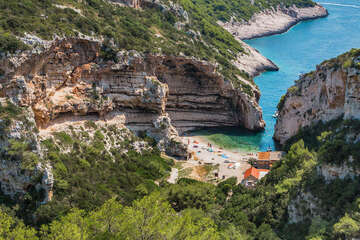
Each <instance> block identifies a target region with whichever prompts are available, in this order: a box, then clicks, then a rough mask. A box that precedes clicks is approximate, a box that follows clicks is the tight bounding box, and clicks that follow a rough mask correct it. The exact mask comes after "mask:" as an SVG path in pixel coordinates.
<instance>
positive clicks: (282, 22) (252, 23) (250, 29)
mask: <svg viewBox="0 0 360 240" xmlns="http://www.w3.org/2000/svg"><path fill="white" fill-rule="evenodd" d="M327 15H328V12H327V10H326V9H325V8H323V7H322V6H320V5H315V6H314V7H305V8H298V7H296V6H291V7H289V8H286V7H281V6H278V7H277V8H275V9H274V8H272V9H267V10H264V11H263V12H260V13H257V14H255V15H254V16H253V17H252V18H251V19H250V20H249V21H248V22H246V21H242V22H238V21H236V20H235V19H231V20H230V21H229V22H226V23H223V22H219V24H220V25H221V26H223V27H224V28H225V29H226V30H228V31H229V32H230V33H231V34H233V35H234V36H235V37H236V38H239V39H242V40H245V39H252V38H258V37H264V36H269V35H273V34H279V33H283V32H286V31H287V30H288V29H290V28H291V27H292V26H294V25H295V24H297V23H298V22H300V21H303V20H309V19H315V18H319V17H325V16H327Z"/></svg>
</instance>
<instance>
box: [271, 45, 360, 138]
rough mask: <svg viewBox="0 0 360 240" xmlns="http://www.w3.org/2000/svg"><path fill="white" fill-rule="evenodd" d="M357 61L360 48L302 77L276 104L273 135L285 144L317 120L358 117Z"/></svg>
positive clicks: (359, 79) (359, 69) (359, 77)
mask: <svg viewBox="0 0 360 240" xmlns="http://www.w3.org/2000/svg"><path fill="white" fill-rule="evenodd" d="M359 62H360V51H359V50H352V51H350V52H349V53H346V54H344V55H341V56H339V57H337V58H334V59H332V60H329V61H325V62H324V63H322V64H320V65H319V66H317V68H316V71H313V72H311V73H308V74H305V75H303V76H301V78H300V79H299V80H298V81H297V82H296V84H295V86H293V87H291V88H290V89H289V90H288V91H287V93H286V95H285V96H284V97H283V98H282V99H281V101H280V103H279V106H278V108H279V117H278V119H277V122H276V126H275V134H274V138H275V139H276V140H278V141H280V143H284V142H285V141H286V140H288V139H289V138H290V137H292V136H294V135H295V134H296V133H297V132H298V131H299V130H300V129H301V128H303V127H306V126H310V125H312V124H315V123H317V122H319V121H323V122H328V121H330V120H333V119H337V118H339V117H341V116H343V118H344V119H360V65H359Z"/></svg>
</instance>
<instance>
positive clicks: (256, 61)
mask: <svg viewBox="0 0 360 240" xmlns="http://www.w3.org/2000/svg"><path fill="white" fill-rule="evenodd" d="M237 40H238V41H240V42H241V45H242V46H243V49H244V52H243V53H241V54H240V55H239V56H238V57H237V59H236V61H234V65H235V66H236V67H238V68H239V69H240V70H243V71H244V72H247V73H248V74H249V75H250V76H251V77H255V76H257V75H259V74H260V73H262V72H265V71H278V70H279V67H278V66H276V64H275V63H273V62H272V61H271V60H269V59H267V58H266V57H264V56H263V55H261V53H259V52H258V51H257V50H256V49H255V48H253V47H251V46H249V45H248V44H246V43H245V42H243V41H241V40H240V39H237Z"/></svg>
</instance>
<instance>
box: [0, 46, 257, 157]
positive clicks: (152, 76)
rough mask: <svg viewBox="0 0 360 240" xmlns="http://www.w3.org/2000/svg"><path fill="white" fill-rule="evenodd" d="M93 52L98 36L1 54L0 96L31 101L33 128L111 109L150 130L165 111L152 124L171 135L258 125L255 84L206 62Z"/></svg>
mask: <svg viewBox="0 0 360 240" xmlns="http://www.w3.org/2000/svg"><path fill="white" fill-rule="evenodd" d="M101 54H102V52H101V44H100V43H99V42H96V41H89V40H84V39H68V40H58V41H55V42H54V43H53V44H52V45H51V46H50V47H49V48H47V49H46V50H44V51H43V52H41V53H34V54H32V55H26V56H22V58H21V59H17V60H16V61H14V60H12V61H10V59H9V60H8V61H4V62H3V64H2V71H3V72H4V76H3V77H2V79H1V84H2V85H3V87H2V88H3V89H2V95H3V96H6V97H9V98H11V99H13V101H14V102H17V103H19V104H20V105H21V106H31V108H32V110H33V111H34V114H35V119H36V122H37V125H38V126H40V127H41V128H46V127H47V126H48V125H49V124H50V123H51V121H53V120H54V119H56V118H58V117H62V116H66V115H69V114H70V115H88V114H96V115H97V116H98V117H99V118H104V117H105V116H106V115H107V114H109V113H111V112H113V111H117V112H121V113H122V114H125V116H126V125H127V126H128V127H129V128H131V129H134V130H135V131H137V130H146V131H149V132H154V131H153V130H154V128H156V126H157V125H158V124H157V122H158V121H163V120H159V118H160V119H164V118H168V117H169V118H170V119H168V120H166V121H165V122H166V124H160V125H161V126H162V127H163V126H165V125H166V126H169V131H170V132H172V134H170V135H171V136H174V137H176V136H177V132H176V130H177V131H180V132H182V131H186V130H190V129H195V128H198V127H209V126H238V125H242V126H245V127H247V128H249V129H252V130H256V129H262V128H263V127H264V122H263V120H262V113H261V109H260V107H259V106H258V103H257V102H258V99H259V96H260V94H259V91H258V90H257V89H256V88H255V87H254V86H253V87H252V90H251V91H252V96H250V95H249V94H248V93H245V92H243V91H242V90H240V89H235V88H234V87H233V85H232V84H231V83H230V82H229V81H227V80H224V78H223V77H222V76H221V75H220V74H219V73H217V71H216V67H215V66H214V65H212V64H210V63H207V62H204V61H198V60H196V59H193V58H186V57H172V56H160V55H159V56H155V55H146V54H145V55H144V54H139V53H137V52H135V51H129V52H127V51H122V52H118V53H117V54H116V56H115V55H114V59H112V60H111V61H104V60H103V58H102V57H101V56H100V55H101ZM20 60H21V61H20ZM239 81H242V80H241V79H239ZM243 81H245V80H243ZM247 84H250V85H251V83H248V82H247ZM170 122H171V124H172V125H173V126H175V128H176V129H174V128H172V127H171V124H170ZM161 126H160V127H161ZM157 132H161V131H157ZM165 135H168V134H165ZM158 138H159V140H160V137H158ZM175 152H178V151H177V150H176V151H175ZM184 154H185V153H183V154H182V155H184Z"/></svg>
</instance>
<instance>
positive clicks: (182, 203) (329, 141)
mask: <svg viewBox="0 0 360 240" xmlns="http://www.w3.org/2000/svg"><path fill="white" fill-rule="evenodd" d="M23 113H24V110H23V109H21V108H18V107H16V106H14V105H12V104H11V103H7V104H6V105H4V106H2V107H1V108H0V114H1V116H2V118H3V119H8V122H9V123H8V124H7V126H8V125H9V124H11V122H12V121H13V120H16V121H18V119H19V117H20V116H22V114H23ZM84 127H85V128H82V127H80V128H78V127H77V128H74V127H70V128H69V129H68V131H66V132H57V133H54V134H53V137H51V138H49V139H48V140H45V141H43V143H42V145H43V146H42V147H43V148H44V149H46V153H45V155H44V156H43V157H42V158H39V157H37V156H36V155H35V154H34V153H32V151H31V150H32V148H31V147H29V145H28V144H26V143H27V142H26V141H25V139H23V140H21V139H20V140H10V141H9V146H8V148H7V151H6V154H5V155H3V158H4V157H5V158H6V159H7V160H8V161H15V162H17V161H20V162H21V163H22V168H23V169H24V170H25V171H32V170H34V166H35V164H36V163H37V162H45V161H49V162H51V164H52V166H53V173H54V176H55V182H54V189H53V191H54V197H53V199H52V201H50V202H49V203H48V204H40V203H41V201H42V200H43V198H44V192H43V191H39V190H38V189H36V188H35V187H32V188H29V189H28V193H27V194H26V196H24V197H22V198H18V199H17V200H11V199H10V198H8V197H7V196H5V195H2V194H0V203H1V205H0V218H1V221H0V224H3V225H2V226H3V227H2V228H1V229H2V231H3V232H0V234H2V235H0V236H1V237H3V238H4V239H9V238H10V239H21V238H24V239H37V238H40V239H124V238H125V239H126V238H128V239H140V238H141V237H139V236H149V238H148V239H158V238H165V239H204V238H210V239H261V240H263V239H292V240H293V239H295V240H296V239H299V240H300V239H329V240H332V239H339V238H340V239H343V238H345V236H357V235H358V229H359V228H360V219H359V212H360V210H359V201H360V200H359V199H360V181H359V180H360V179H358V177H354V178H344V179H334V180H330V181H329V180H328V181H326V180H325V179H324V178H323V177H322V176H321V175H319V173H318V170H317V167H318V166H320V165H322V166H325V165H326V164H330V165H334V166H336V165H344V164H345V165H348V166H351V167H352V168H354V169H355V170H357V169H359V167H360V165H359V163H360V158H359V156H360V147H359V143H358V142H357V141H356V139H357V138H358V133H359V132H360V122H359V121H355V120H346V121H343V120H342V119H338V120H334V121H332V122H329V123H326V124H323V123H319V124H317V125H316V126H312V127H309V128H306V129H303V130H302V131H301V132H299V133H298V135H297V136H295V137H293V138H292V139H290V141H289V142H288V144H287V145H286V146H285V149H287V155H286V156H285V157H284V159H283V160H282V161H281V162H279V163H278V164H276V165H275V166H273V168H272V171H271V172H270V174H268V175H267V176H266V177H265V178H263V179H262V180H261V181H260V183H259V184H258V185H257V186H256V188H254V189H247V188H245V187H243V186H242V185H236V180H235V179H229V180H227V181H225V182H222V183H220V184H218V185H217V186H214V185H212V184H208V183H201V182H198V181H195V180H190V179H180V180H179V181H178V183H177V184H175V185H169V184H168V183H166V182H165V181H163V180H162V179H164V177H166V176H168V172H169V170H170V166H171V165H172V164H173V163H172V161H171V160H167V159H164V158H162V157H161V156H160V153H159V152H158V150H157V148H156V146H155V142H154V141H153V140H152V139H150V138H148V137H146V136H143V137H144V139H145V140H146V141H147V145H146V146H148V147H146V148H145V149H143V151H142V152H141V153H138V152H136V148H135V147H134V142H135V141H140V140H141V139H140V138H138V137H136V136H134V135H132V134H131V133H130V132H129V131H128V130H125V129H118V128H116V127H115V126H112V125H109V126H103V127H100V126H98V125H96V124H95V123H94V122H91V121H89V122H86V124H85V126H84ZM5 129H6V128H5ZM354 133H357V134H354ZM350 156H351V158H350ZM40 177H41V176H37V175H34V179H33V181H34V186H35V184H36V182H37V181H39V178H40ZM155 181H156V182H158V183H159V185H157V184H155ZM299 194H300V195H301V194H311V196H312V197H313V198H314V199H315V200H316V205H317V208H318V210H317V211H316V212H317V213H316V214H315V213H312V214H310V212H308V210H306V209H307V207H306V206H307V204H306V202H305V203H301V202H300V203H295V202H296V199H297V196H299ZM230 195H231V197H229V196H230ZM140 199H142V200H140ZM315 200H314V201H315ZM294 204H300V205H299V206H297V209H298V211H301V214H302V215H303V219H302V221H300V222H296V223H290V222H289V221H290V220H291V218H290V217H289V209H288V206H289V205H294ZM150 205H151V207H149V206H150ZM112 214H113V215H112ZM314 214H315V215H314ZM24 223H25V224H26V225H24ZM13 236H16V237H13ZM198 236H201V237H200V238H196V237H198Z"/></svg>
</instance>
